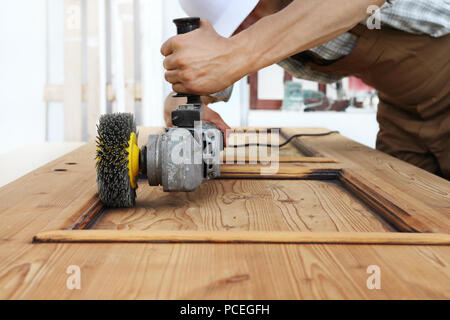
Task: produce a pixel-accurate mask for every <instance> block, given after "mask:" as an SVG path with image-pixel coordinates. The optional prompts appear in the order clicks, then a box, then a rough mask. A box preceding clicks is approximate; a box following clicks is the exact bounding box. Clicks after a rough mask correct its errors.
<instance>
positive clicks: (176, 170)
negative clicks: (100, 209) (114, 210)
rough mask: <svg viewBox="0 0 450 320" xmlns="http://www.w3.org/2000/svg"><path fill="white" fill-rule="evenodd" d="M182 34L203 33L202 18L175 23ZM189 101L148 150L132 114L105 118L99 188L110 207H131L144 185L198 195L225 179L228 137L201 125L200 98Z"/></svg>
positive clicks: (99, 153)
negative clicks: (201, 189)
mask: <svg viewBox="0 0 450 320" xmlns="http://www.w3.org/2000/svg"><path fill="white" fill-rule="evenodd" d="M173 22H174V23H175V25H176V27H177V33H178V34H182V33H187V32H190V31H192V30H195V29H197V28H198V27H199V23H200V18H196V17H194V18H192V17H190V18H181V19H175V20H173ZM174 97H186V98H187V103H185V104H181V105H179V106H178V108H177V109H176V110H174V111H173V112H172V124H173V125H174V127H171V128H165V132H164V133H163V134H152V135H149V136H148V140H147V144H146V145H144V146H143V147H142V148H139V147H138V145H137V138H138V133H137V132H136V124H135V120H134V117H133V115H132V114H130V113H114V114H105V115H102V116H101V117H100V120H99V124H98V126H97V157H96V161H97V162H96V169H97V186H98V194H99V198H100V200H101V201H102V202H103V203H104V204H105V205H106V206H109V207H132V206H134V205H135V201H136V189H137V187H138V180H139V179H146V180H148V183H149V185H151V186H158V185H161V186H162V187H163V190H164V191H169V192H170V191H193V190H195V189H196V188H197V187H198V186H199V185H200V184H201V183H203V182H205V181H207V180H210V179H213V178H216V177H218V176H219V175H220V151H221V150H223V133H222V132H221V131H220V130H219V129H217V127H216V126H214V125H213V124H210V123H208V122H205V121H200V119H201V113H202V108H203V107H202V102H201V100H200V96H198V95H192V94H176V95H175V96H174Z"/></svg>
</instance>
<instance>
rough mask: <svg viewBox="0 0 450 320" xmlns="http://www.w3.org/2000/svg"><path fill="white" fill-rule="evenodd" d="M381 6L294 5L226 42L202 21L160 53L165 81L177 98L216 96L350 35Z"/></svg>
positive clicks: (299, 0) (324, 1)
mask: <svg viewBox="0 0 450 320" xmlns="http://www.w3.org/2000/svg"><path fill="white" fill-rule="evenodd" d="M384 2H385V0H321V1H318V0H294V1H293V2H292V3H291V4H290V5H288V6H287V7H286V8H284V9H283V10H281V11H280V12H277V13H275V14H272V15H269V16H267V17H264V18H262V19H260V20H259V21H257V22H256V23H255V24H253V25H252V26H250V27H249V28H248V29H246V30H244V31H242V32H241V33H239V34H237V35H235V36H233V37H231V38H229V39H228V38H223V37H221V36H220V35H218V34H217V33H216V32H215V30H214V29H213V28H212V26H211V25H210V24H209V22H207V21H205V20H202V21H201V24H200V28H199V29H197V30H194V31H192V32H189V33H186V34H183V35H177V36H175V37H172V38H170V39H169V40H167V41H166V42H165V43H164V44H163V46H162V47H161V53H162V54H163V55H164V56H166V58H165V59H164V67H165V68H166V69H167V72H166V74H165V77H166V80H167V81H169V82H170V83H172V87H173V89H174V91H176V92H181V93H187V92H189V93H197V94H202V95H209V94H211V93H214V92H218V91H220V90H223V89H225V88H226V87H228V86H230V85H231V84H233V83H234V82H236V81H237V80H239V79H241V78H242V77H244V76H245V75H247V74H250V73H252V72H255V71H257V70H259V69H262V68H264V67H267V66H269V65H271V64H274V63H276V62H278V61H280V60H282V59H284V58H286V57H289V56H291V55H293V54H295V53H298V52H301V51H305V50H308V49H310V48H313V47H315V46H317V45H320V44H322V43H325V42H327V41H329V40H331V39H333V38H335V37H336V36H338V35H340V34H342V33H344V32H346V31H348V30H350V29H351V28H352V27H353V26H355V25H356V24H357V23H359V22H360V21H362V20H363V19H364V18H366V17H367V8H368V7H369V6H370V5H378V6H381V5H382V4H383V3H384Z"/></svg>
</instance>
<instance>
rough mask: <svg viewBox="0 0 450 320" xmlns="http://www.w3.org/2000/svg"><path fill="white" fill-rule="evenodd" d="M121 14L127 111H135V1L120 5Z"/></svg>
mask: <svg viewBox="0 0 450 320" xmlns="http://www.w3.org/2000/svg"><path fill="white" fill-rule="evenodd" d="M119 15H120V19H121V23H122V48H123V49H122V50H123V70H124V83H125V90H124V92H125V112H131V113H134V112H135V105H134V101H135V86H134V82H135V79H134V21H133V2H132V1H128V2H126V3H122V4H120V5H119Z"/></svg>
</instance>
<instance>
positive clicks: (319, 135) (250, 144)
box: [227, 128, 339, 148]
mask: <svg viewBox="0 0 450 320" xmlns="http://www.w3.org/2000/svg"><path fill="white" fill-rule="evenodd" d="M272 130H280V128H272V129H267V131H272ZM333 133H339V131H337V130H335V131H328V132H324V133H299V134H294V135H292V136H290V137H289V138H288V139H287V140H286V141H285V142H283V143H281V144H279V145H273V144H270V143H268V144H267V143H246V144H237V145H232V146H227V147H229V148H245V147H269V148H274V147H275V148H281V147H284V146H285V145H287V144H288V143H289V142H291V141H292V139H295V138H298V137H323V136H328V135H330V134H333Z"/></svg>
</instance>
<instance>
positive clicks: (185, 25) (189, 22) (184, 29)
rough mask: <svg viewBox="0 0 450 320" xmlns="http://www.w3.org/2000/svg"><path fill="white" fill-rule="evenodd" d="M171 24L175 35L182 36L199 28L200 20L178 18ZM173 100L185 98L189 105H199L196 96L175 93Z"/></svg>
mask: <svg viewBox="0 0 450 320" xmlns="http://www.w3.org/2000/svg"><path fill="white" fill-rule="evenodd" d="M173 23H175V25H176V27H177V34H184V33H188V32H191V31H193V30H195V29H198V28H199V27H200V18H199V17H188V18H179V19H174V20H173ZM173 97H174V98H179V97H187V103H189V104H201V103H202V102H201V100H200V96H199V95H196V94H184V93H177V94H176V95H174V96H173Z"/></svg>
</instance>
